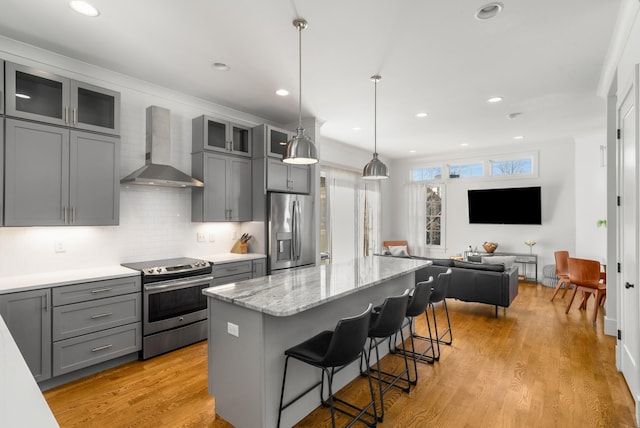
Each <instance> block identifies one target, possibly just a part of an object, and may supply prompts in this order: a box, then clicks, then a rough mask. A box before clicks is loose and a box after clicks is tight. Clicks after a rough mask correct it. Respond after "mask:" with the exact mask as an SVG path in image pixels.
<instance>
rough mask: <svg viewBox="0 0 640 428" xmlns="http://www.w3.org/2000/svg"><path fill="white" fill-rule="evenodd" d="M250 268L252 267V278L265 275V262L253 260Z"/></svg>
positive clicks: (264, 260) (263, 260)
mask: <svg viewBox="0 0 640 428" xmlns="http://www.w3.org/2000/svg"><path fill="white" fill-rule="evenodd" d="M252 267H253V275H252V278H260V277H262V276H265V275H266V273H267V260H266V259H255V260H253V263H252Z"/></svg>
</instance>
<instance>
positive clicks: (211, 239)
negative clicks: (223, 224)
mask: <svg viewBox="0 0 640 428" xmlns="http://www.w3.org/2000/svg"><path fill="white" fill-rule="evenodd" d="M209 242H216V235H215V234H214V233H213V232H211V233H209Z"/></svg>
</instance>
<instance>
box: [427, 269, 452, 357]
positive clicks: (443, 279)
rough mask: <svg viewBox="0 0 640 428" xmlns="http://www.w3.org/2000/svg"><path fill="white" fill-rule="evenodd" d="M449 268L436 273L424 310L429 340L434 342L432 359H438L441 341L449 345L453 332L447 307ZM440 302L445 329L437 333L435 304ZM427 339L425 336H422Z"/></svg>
mask: <svg viewBox="0 0 640 428" xmlns="http://www.w3.org/2000/svg"><path fill="white" fill-rule="evenodd" d="M451 272H452V271H451V269H447V271H446V272H442V273H441V274H439V275H438V277H437V279H436V284H435V286H434V287H433V290H432V291H431V298H430V299H429V307H428V308H427V311H425V316H426V317H427V328H429V338H428V340H431V342H432V343H433V342H435V343H436V348H435V352H434V354H435V355H434V359H435V360H436V361H437V360H439V359H440V344H441V343H443V344H445V345H451V343H452V342H453V334H452V333H451V319H450V318H449V309H448V308H447V299H446V297H447V290H448V288H449V282H451ZM439 302H442V304H443V306H444V311H445V313H446V314H447V329H446V330H445V331H444V332H443V333H442V334H439V333H438V322H437V321H436V307H435V304H436V303H439ZM429 308H431V315H432V316H433V326H434V329H435V339H434V338H433V337H432V335H431V325H430V323H429V311H428V309H429ZM447 335H448V336H449V338H448V339H444V337H445V336H447ZM424 339H427V338H424Z"/></svg>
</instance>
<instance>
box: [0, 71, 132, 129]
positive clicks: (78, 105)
mask: <svg viewBox="0 0 640 428" xmlns="http://www.w3.org/2000/svg"><path fill="white" fill-rule="evenodd" d="M5 90H6V106H5V114H6V115H7V116H11V117H17V118H22V119H28V120H34V121H38V122H46V123H50V124H53V125H61V126H66V127H72V128H77V129H82V130H86V131H94V132H103V133H106V134H114V135H118V134H119V133H120V94H119V93H118V92H115V91H112V90H109V89H106V88H101V87H98V86H94V85H91V84H88V83H84V82H80V81H77V80H73V79H68V78H66V77H62V76H58V75H55V74H52V73H48V72H45V71H41V70H37V69H35V68H32V67H27V66H24V65H20V64H15V63H11V62H7V63H6V67H5Z"/></svg>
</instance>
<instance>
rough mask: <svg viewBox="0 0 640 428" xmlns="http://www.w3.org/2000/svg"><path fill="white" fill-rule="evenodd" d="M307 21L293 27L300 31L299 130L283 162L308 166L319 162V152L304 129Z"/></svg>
mask: <svg viewBox="0 0 640 428" xmlns="http://www.w3.org/2000/svg"><path fill="white" fill-rule="evenodd" d="M307 25H308V24H307V21H305V20H304V19H301V18H299V19H295V20H294V21H293V26H294V27H296V28H297V29H298V54H299V55H298V58H299V62H298V66H299V72H300V83H299V84H300V88H299V95H300V98H299V100H298V128H297V133H296V135H295V137H293V138H292V139H291V140H289V141H288V142H287V153H286V154H285V156H284V158H283V159H282V162H284V163H290V164H297V165H308V164H313V163H316V162H318V151H317V150H316V146H315V145H314V144H313V141H311V139H310V138H309V137H307V136H306V135H304V128H303V127H302V30H304V29H305V28H307Z"/></svg>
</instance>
